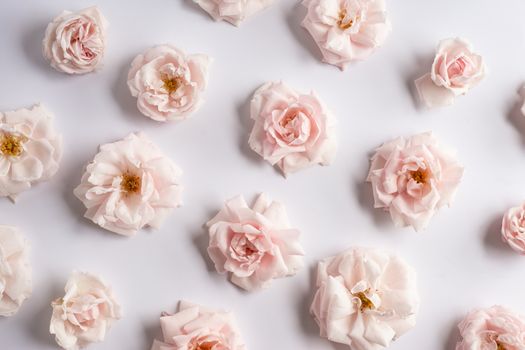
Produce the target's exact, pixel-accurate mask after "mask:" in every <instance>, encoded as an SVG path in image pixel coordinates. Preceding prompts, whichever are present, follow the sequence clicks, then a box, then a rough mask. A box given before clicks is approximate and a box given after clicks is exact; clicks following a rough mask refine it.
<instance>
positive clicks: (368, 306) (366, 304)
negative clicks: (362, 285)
mask: <svg viewBox="0 0 525 350" xmlns="http://www.w3.org/2000/svg"><path fill="white" fill-rule="evenodd" d="M352 295H353V296H354V297H357V298H359V300H360V301H361V311H364V310H372V309H373V308H374V303H373V302H372V300H370V299H369V298H368V297H367V296H366V292H357V293H355V294H352Z"/></svg>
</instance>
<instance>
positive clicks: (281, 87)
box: [249, 82, 337, 175]
mask: <svg viewBox="0 0 525 350" xmlns="http://www.w3.org/2000/svg"><path fill="white" fill-rule="evenodd" d="M251 118H252V119H253V120H254V121H255V124H254V126H253V129H252V132H251V135H250V140H249V144H250V147H251V148H252V149H253V150H254V151H255V152H257V153H258V154H259V155H260V156H261V157H263V158H264V159H265V160H266V161H268V162H269V163H270V164H272V165H277V166H278V167H279V168H280V169H281V170H282V172H283V173H284V175H287V174H290V173H293V172H296V171H298V170H301V169H304V168H306V167H309V166H312V165H314V164H321V165H328V164H330V163H331V162H332V160H333V158H334V157H335V153H336V150H337V145H336V136H335V120H334V117H333V116H332V114H331V113H330V111H328V110H327V108H326V107H325V106H324V104H323V103H322V102H321V100H320V99H319V97H318V96H317V95H316V94H315V93H313V92H312V93H310V94H303V93H299V92H297V91H295V90H293V89H291V88H289V87H288V86H286V85H285V84H283V83H282V82H275V83H274V82H270V83H266V84H264V85H263V86H261V87H260V88H259V89H258V90H257V91H256V92H255V94H254V95H253V98H252V101H251Z"/></svg>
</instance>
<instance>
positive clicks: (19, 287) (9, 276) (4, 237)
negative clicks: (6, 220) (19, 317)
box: [0, 225, 32, 316]
mask: <svg viewBox="0 0 525 350" xmlns="http://www.w3.org/2000/svg"><path fill="white" fill-rule="evenodd" d="M28 252H29V244H28V242H27V241H26V240H25V239H24V237H23V236H22V234H21V233H20V231H19V230H18V229H17V228H15V227H11V226H4V225H0V316H13V315H14V314H16V313H17V312H18V309H19V308H20V306H21V305H22V303H23V302H24V301H25V300H26V299H27V298H29V297H30V296H31V292H32V281H31V266H30V265H29V257H28Z"/></svg>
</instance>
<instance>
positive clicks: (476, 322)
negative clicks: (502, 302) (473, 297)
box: [456, 306, 525, 350]
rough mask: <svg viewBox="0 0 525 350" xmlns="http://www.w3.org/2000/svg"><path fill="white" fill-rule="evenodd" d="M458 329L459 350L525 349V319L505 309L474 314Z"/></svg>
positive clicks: (473, 312)
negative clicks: (459, 338) (459, 334)
mask: <svg viewBox="0 0 525 350" xmlns="http://www.w3.org/2000/svg"><path fill="white" fill-rule="evenodd" d="M458 328H459V331H460V333H461V338H462V339H461V340H460V341H459V342H458V343H457V345H456V350H523V349H525V318H523V316H521V315H518V314H516V313H514V312H512V311H511V310H508V309H506V308H504V307H502V306H492V307H490V308H487V309H479V310H474V311H471V312H470V313H469V314H468V315H467V316H466V317H465V319H464V320H463V321H461V322H460V323H459V325H458Z"/></svg>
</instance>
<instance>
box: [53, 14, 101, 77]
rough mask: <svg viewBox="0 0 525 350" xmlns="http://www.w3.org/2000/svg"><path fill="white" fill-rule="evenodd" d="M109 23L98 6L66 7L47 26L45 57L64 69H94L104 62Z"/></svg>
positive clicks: (80, 70) (59, 69)
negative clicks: (72, 8)
mask: <svg viewBox="0 0 525 350" xmlns="http://www.w3.org/2000/svg"><path fill="white" fill-rule="evenodd" d="M107 26H108V22H107V21H106V19H105V18H104V16H103V15H102V13H101V12H100V10H99V9H98V8H97V7H96V6H93V7H89V8H87V9H84V10H81V11H78V12H70V11H64V12H62V13H61V14H60V15H59V16H57V17H56V18H55V19H54V20H53V22H51V23H49V25H48V26H47V30H46V36H45V38H44V41H43V53H44V57H45V58H46V59H47V60H48V61H49V63H50V64H51V66H52V67H53V68H55V69H56V70H58V71H60V72H64V73H68V74H84V73H89V72H92V71H94V70H96V69H98V68H100V66H101V65H102V59H103V57H104V51H105V49H106V28H107Z"/></svg>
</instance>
